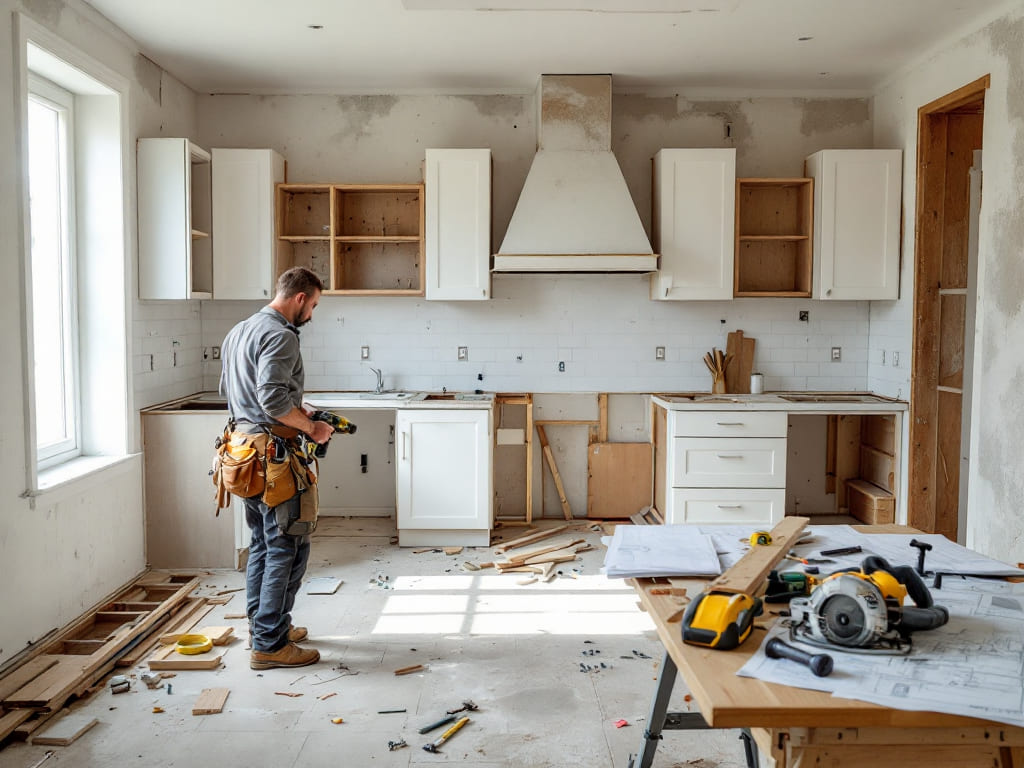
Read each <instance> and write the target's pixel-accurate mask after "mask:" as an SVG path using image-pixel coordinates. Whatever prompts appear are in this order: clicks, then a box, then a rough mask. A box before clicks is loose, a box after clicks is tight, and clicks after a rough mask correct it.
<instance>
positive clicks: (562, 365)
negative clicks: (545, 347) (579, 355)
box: [558, 360, 565, 373]
mask: <svg viewBox="0 0 1024 768" xmlns="http://www.w3.org/2000/svg"><path fill="white" fill-rule="evenodd" d="M558 372H559V373H565V360H559V361H558Z"/></svg>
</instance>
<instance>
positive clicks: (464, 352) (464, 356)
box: [458, 347, 469, 360]
mask: <svg viewBox="0 0 1024 768" xmlns="http://www.w3.org/2000/svg"><path fill="white" fill-rule="evenodd" d="M458 357H459V360H469V347H459V351H458Z"/></svg>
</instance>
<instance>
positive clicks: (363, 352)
mask: <svg viewBox="0 0 1024 768" xmlns="http://www.w3.org/2000/svg"><path fill="white" fill-rule="evenodd" d="M359 359H360V360H369V359H370V348H369V347H360V348H359Z"/></svg>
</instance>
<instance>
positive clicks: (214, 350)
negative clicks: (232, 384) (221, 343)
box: [210, 347, 220, 360]
mask: <svg viewBox="0 0 1024 768" xmlns="http://www.w3.org/2000/svg"><path fill="white" fill-rule="evenodd" d="M210 354H211V355H212V356H213V359H214V360H220V347H210Z"/></svg>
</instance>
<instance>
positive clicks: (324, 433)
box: [306, 420, 334, 445]
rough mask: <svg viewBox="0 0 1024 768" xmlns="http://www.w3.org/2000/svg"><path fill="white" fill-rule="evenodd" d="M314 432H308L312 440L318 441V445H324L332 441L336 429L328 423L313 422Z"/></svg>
mask: <svg viewBox="0 0 1024 768" xmlns="http://www.w3.org/2000/svg"><path fill="white" fill-rule="evenodd" d="M311 423H312V424H313V431H312V432H307V433H306V434H308V435H309V436H310V437H311V438H313V439H314V440H316V442H317V443H319V444H320V445H323V444H324V443H326V442H327V441H328V440H330V439H331V435H333V434H334V427H332V426H331V425H330V424H328V423H327V422H326V421H312V420H311Z"/></svg>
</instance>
